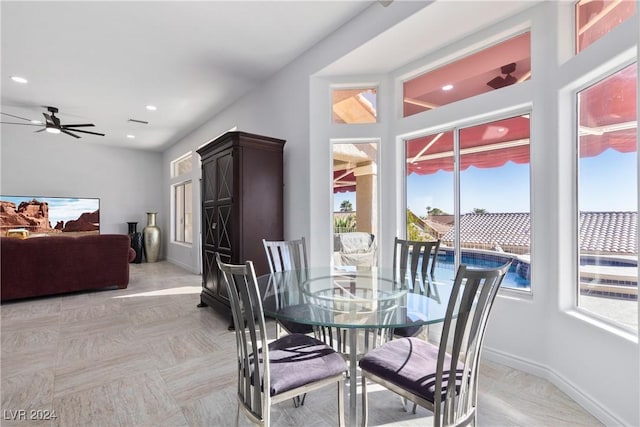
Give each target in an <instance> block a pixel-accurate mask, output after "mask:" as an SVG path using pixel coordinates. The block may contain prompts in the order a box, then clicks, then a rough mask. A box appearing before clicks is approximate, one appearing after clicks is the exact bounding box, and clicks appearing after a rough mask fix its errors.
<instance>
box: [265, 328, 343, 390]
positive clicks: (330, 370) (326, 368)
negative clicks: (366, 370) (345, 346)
mask: <svg viewBox="0 0 640 427" xmlns="http://www.w3.org/2000/svg"><path fill="white" fill-rule="evenodd" d="M269 362H270V365H269V366H270V370H271V396H275V395H277V394H280V393H284V392H285V391H288V390H291V389H294V388H297V387H301V386H303V385H306V384H310V383H313V382H316V381H320V380H323V379H325V378H329V377H332V376H334V375H339V374H341V373H343V372H345V371H346V370H347V364H346V362H345V361H344V359H343V358H342V356H341V355H340V354H338V353H336V352H335V350H333V349H332V348H331V347H329V346H328V345H326V344H324V343H323V342H322V341H319V340H317V339H315V338H312V337H310V336H307V335H302V334H291V335H285V336H284V337H282V338H280V339H278V340H276V341H274V342H272V343H271V344H269ZM261 366H262V365H261Z"/></svg>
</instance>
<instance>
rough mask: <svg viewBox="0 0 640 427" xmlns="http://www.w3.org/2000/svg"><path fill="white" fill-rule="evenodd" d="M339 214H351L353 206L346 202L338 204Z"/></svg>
mask: <svg viewBox="0 0 640 427" xmlns="http://www.w3.org/2000/svg"><path fill="white" fill-rule="evenodd" d="M340 212H353V205H352V204H351V202H350V201H348V200H343V201H342V203H340Z"/></svg>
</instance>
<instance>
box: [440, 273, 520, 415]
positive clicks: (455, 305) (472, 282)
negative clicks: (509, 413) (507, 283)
mask: <svg viewBox="0 0 640 427" xmlns="http://www.w3.org/2000/svg"><path fill="white" fill-rule="evenodd" d="M510 265H511V261H509V262H508V263H507V264H504V265H503V266H501V267H498V268H492V269H479V268H478V269H476V268H472V267H469V266H466V265H464V264H462V265H460V267H459V268H458V272H457V273H456V278H455V281H454V284H453V289H452V291H451V299H450V300H449V304H448V306H447V313H446V317H445V320H444V325H443V326H442V336H441V338H440V349H439V351H438V364H437V370H436V379H435V393H434V398H435V402H434V418H435V422H436V423H435V424H436V425H445V426H446V425H452V424H456V425H458V424H464V423H465V421H467V420H468V419H469V418H470V417H472V416H473V414H474V411H475V407H476V403H477V395H476V393H477V386H478V383H477V380H478V365H479V362H480V353H481V350H482V341H483V339H484V332H485V328H486V326H487V320H488V319H489V312H490V311H491V307H492V306H493V301H494V300H495V297H496V295H497V293H498V288H499V287H500V285H501V284H502V281H503V279H504V277H505V275H506V273H507V271H508V270H509V267H510ZM454 323H455V326H453V325H454ZM449 343H451V352H449V353H448V352H447V345H448V344H449ZM439 397H440V398H443V397H444V405H441V403H442V401H441V402H440V403H439V402H438V398H439Z"/></svg>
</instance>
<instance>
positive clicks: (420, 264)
mask: <svg viewBox="0 0 640 427" xmlns="http://www.w3.org/2000/svg"><path fill="white" fill-rule="evenodd" d="M439 250H440V240H430V241H427V242H418V241H414V240H401V239H398V238H397V237H396V239H395V243H394V245H393V271H394V277H395V278H396V279H400V280H406V278H407V274H409V277H410V279H411V283H412V284H413V286H415V285H416V279H419V282H420V285H421V286H422V283H423V281H424V280H427V279H428V276H427V270H428V271H429V274H430V275H431V276H432V277H433V275H434V273H435V268H436V263H437V260H438V251H439ZM429 265H431V268H429Z"/></svg>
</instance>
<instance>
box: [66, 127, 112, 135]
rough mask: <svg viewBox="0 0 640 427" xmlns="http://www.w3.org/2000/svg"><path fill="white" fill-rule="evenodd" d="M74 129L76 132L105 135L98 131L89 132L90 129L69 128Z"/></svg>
mask: <svg viewBox="0 0 640 427" xmlns="http://www.w3.org/2000/svg"><path fill="white" fill-rule="evenodd" d="M61 130H62V131H63V132H64V131H65V129H64V128H62V129H61ZM69 130H72V131H74V132H81V133H90V134H91V135H100V136H104V133H98V132H89V131H88V130H80V129H69Z"/></svg>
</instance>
